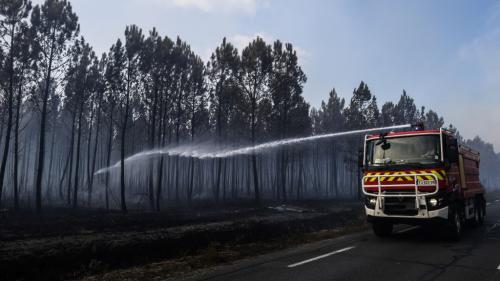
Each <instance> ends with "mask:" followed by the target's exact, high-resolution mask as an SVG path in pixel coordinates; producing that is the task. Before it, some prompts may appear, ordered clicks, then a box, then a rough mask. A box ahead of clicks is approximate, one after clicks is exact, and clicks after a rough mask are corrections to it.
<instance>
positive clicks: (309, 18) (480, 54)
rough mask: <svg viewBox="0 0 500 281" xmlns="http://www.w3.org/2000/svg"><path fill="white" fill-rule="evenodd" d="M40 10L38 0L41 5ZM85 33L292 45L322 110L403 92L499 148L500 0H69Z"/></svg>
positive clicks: (207, 43) (108, 39) (103, 44)
mask: <svg viewBox="0 0 500 281" xmlns="http://www.w3.org/2000/svg"><path fill="white" fill-rule="evenodd" d="M34 2H35V3H40V2H41V0H35V1H34ZM71 2H72V4H73V7H74V10H75V11H76V13H77V14H78V16H79V17H80V24H81V31H82V34H83V35H84V36H85V37H86V38H87V40H88V41H89V42H90V43H91V44H92V45H93V46H94V48H95V49H96V50H97V52H99V53H101V52H105V51H107V50H108V49H109V47H110V46H111V44H112V43H113V42H115V41H116V39H117V38H118V37H119V36H120V37H121V36H122V34H123V31H124V29H125V26H126V25H128V24H137V25H139V26H140V27H142V28H143V29H145V30H149V29H151V28H152V27H156V28H157V29H158V30H159V32H160V34H162V35H168V36H169V37H171V38H175V37H176V36H177V35H179V36H180V37H181V38H182V39H183V40H186V41H187V42H189V43H190V44H191V45H192V47H193V49H194V50H195V51H196V52H197V53H198V54H199V55H200V56H201V57H203V58H204V59H206V58H207V57H209V55H210V53H211V52H212V51H213V50H214V49H215V47H216V46H217V45H219V44H220V42H221V41H222V38H223V37H227V38H228V39H229V40H230V41H232V42H233V43H234V44H235V45H236V46H238V47H239V48H241V47H243V46H245V45H246V44H247V43H248V42H249V40H251V39H252V38H254V37H255V36H257V35H260V36H262V37H263V38H264V39H267V40H268V41H269V43H271V40H274V39H280V40H282V41H286V42H291V43H293V44H294V46H295V47H296V48H297V49H298V52H299V55H300V63H301V64H302V66H303V68H304V70H305V72H306V74H307V76H308V81H307V84H306V86H305V89H304V95H305V97H306V99H307V100H308V101H309V102H310V103H311V105H312V106H318V105H319V104H320V103H321V100H323V99H325V98H326V97H327V95H328V92H329V91H330V90H331V89H332V88H333V87H335V88H336V89H337V91H338V92H339V94H340V95H341V96H343V97H346V98H347V99H348V98H349V97H350V96H351V93H352V90H353V89H354V88H355V87H356V86H357V85H358V84H359V82H360V81H361V80H364V81H365V82H367V83H368V85H369V87H370V88H371V90H372V92H373V93H374V94H375V95H376V96H377V97H378V98H379V106H381V105H382V103H383V102H385V101H388V100H391V101H397V99H398V98H399V96H400V95H401V92H402V90H403V89H406V91H407V92H408V94H409V95H411V96H412V97H414V98H415V100H416V102H417V104H418V105H424V106H426V108H432V109H434V110H436V111H438V112H439V113H440V114H442V115H444V116H445V118H446V122H447V124H449V123H452V124H454V125H455V126H457V127H459V128H460V130H461V132H462V134H463V135H464V136H465V137H468V138H471V137H474V136H475V135H478V134H479V135H480V136H482V137H483V138H484V139H486V140H487V141H490V142H492V143H494V145H495V148H496V150H497V151H498V150H500V121H499V120H500V110H498V109H497V106H499V105H500V2H496V1H476V0H473V1H469V0H464V1H458V0H447V1H446V0H440V1H431V0H428V1H422V0H414V1H412V0H408V1H407V0H405V1H403V0H401V1H395V0H363V1H361V0H360V1H351V0H349V1H347V0H346V1H331V0H324V1H320V0H316V1H315V0H309V1H307V0H296V1H294V0H72V1H71Z"/></svg>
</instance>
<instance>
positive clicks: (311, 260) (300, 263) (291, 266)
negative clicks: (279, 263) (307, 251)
mask: <svg viewBox="0 0 500 281" xmlns="http://www.w3.org/2000/svg"><path fill="white" fill-rule="evenodd" d="M354 248H356V247H354V246H351V247H347V248H343V249H340V250H337V251H333V252H331V253H328V254H324V255H321V256H317V257H314V258H311V259H308V260H305V261H301V262H298V263H294V264H291V265H289V266H287V267H288V268H294V267H297V266H300V265H303V264H306V263H310V262H313V261H317V260H320V259H324V258H326V257H329V256H332V255H335V254H340V253H342V252H346V251H349V250H352V249H354Z"/></svg>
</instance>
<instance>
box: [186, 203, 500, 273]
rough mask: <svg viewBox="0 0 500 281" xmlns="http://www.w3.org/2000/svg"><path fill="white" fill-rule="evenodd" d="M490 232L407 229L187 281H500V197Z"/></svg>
mask: <svg viewBox="0 0 500 281" xmlns="http://www.w3.org/2000/svg"><path fill="white" fill-rule="evenodd" d="M487 201H488V206H487V218H486V221H485V224H484V226H482V227H477V228H470V229H466V231H465V232H464V236H463V238H462V240H461V241H460V242H451V241H449V240H448V239H447V238H446V236H444V235H443V234H442V233H441V232H440V231H439V230H438V229H432V228H421V227H416V228H415V227H413V228H410V227H407V226H402V227H399V228H397V229H396V230H395V232H396V233H395V234H394V235H392V236H391V237H389V238H378V237H376V236H374V235H373V234H372V233H371V231H367V232H363V233H357V234H353V235H347V236H344V237H340V238H336V239H331V240H324V241H320V242H317V243H312V244H307V245H303V246H300V247H298V248H295V249H291V250H286V251H282V252H277V253H273V254H269V255H264V256H260V257H256V258H252V259H248V260H243V261H240V262H237V263H235V264H233V265H227V266H222V267H218V268H214V269H211V270H209V271H208V272H202V273H197V274H196V275H194V276H191V277H188V278H186V279H185V280H228V281H229V280H231V281H236V280H242V281H243V280H252V281H256V280H259V281H261V280H273V281H279V280H308V281H309V280H356V281H362V280H374V281H386V280H398V281H403V280H450V281H459V280H466V281H478V280H488V281H490V280H498V281H500V196H497V197H495V198H488V200H487Z"/></svg>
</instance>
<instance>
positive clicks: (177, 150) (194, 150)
mask: <svg viewBox="0 0 500 281" xmlns="http://www.w3.org/2000/svg"><path fill="white" fill-rule="evenodd" d="M409 127H411V125H410V124H406V125H396V126H390V127H382V128H371V129H361V130H353V131H347V132H339V133H331V134H323V135H316V136H310V137H303V138H292V139H284V140H278V141H272V142H266V143H263V144H259V145H255V146H247V147H243V148H237V149H234V148H226V149H216V148H214V146H208V145H181V146H175V147H167V148H163V149H154V150H148V151H143V152H140V153H137V154H134V155H132V156H130V157H128V158H126V159H125V164H129V163H133V162H136V161H140V160H145V159H148V158H151V157H156V156H161V155H166V156H179V157H191V158H198V159H210V158H212V159H213V158H227V157H232V156H237V155H249V154H253V153H261V152H263V151H267V150H271V149H275V148H277V147H281V146H287V145H294V144H300V143H304V142H310V141H315V140H321V139H329V138H336V137H342V136H349V135H357V134H364V133H371V132H379V131H387V130H396V129H403V128H409ZM120 166H121V163H120V161H118V162H116V164H114V165H112V166H110V167H106V168H102V169H100V170H99V171H97V172H96V173H95V175H99V174H104V173H107V172H110V171H112V170H113V169H117V168H120Z"/></svg>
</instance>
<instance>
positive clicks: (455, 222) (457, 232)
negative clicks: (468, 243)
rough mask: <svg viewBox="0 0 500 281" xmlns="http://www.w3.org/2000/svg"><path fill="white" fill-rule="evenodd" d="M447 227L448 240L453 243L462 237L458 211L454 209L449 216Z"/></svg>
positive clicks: (461, 224) (461, 225) (460, 219)
mask: <svg viewBox="0 0 500 281" xmlns="http://www.w3.org/2000/svg"><path fill="white" fill-rule="evenodd" d="M448 223H449V226H448V232H449V237H450V239H452V240H454V241H458V240H460V238H461V237H462V231H463V223H462V216H461V215H460V211H459V210H457V209H455V210H453V212H452V213H451V215H450V218H449V222H448Z"/></svg>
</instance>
